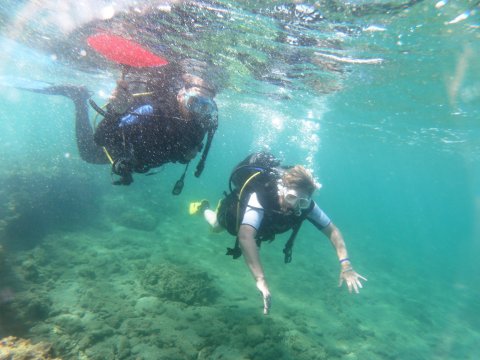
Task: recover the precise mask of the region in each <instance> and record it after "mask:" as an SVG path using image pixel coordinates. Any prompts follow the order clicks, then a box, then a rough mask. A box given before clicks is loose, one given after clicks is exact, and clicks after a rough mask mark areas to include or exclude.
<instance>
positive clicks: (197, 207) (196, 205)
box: [188, 200, 210, 215]
mask: <svg viewBox="0 0 480 360" xmlns="http://www.w3.org/2000/svg"><path fill="white" fill-rule="evenodd" d="M207 209H210V202H209V201H208V200H202V201H197V202H192V203H190V207H189V209H188V213H189V214H190V215H201V214H203V212H204V211H205V210H207Z"/></svg>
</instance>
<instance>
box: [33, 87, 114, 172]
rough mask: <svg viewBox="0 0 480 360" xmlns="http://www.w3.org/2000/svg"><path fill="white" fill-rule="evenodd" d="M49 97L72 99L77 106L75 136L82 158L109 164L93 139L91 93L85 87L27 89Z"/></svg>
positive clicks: (94, 162) (96, 162) (87, 160)
mask: <svg viewBox="0 0 480 360" xmlns="http://www.w3.org/2000/svg"><path fill="white" fill-rule="evenodd" d="M25 90H29V91H33V92H38V93H41V94H48V95H63V96H66V97H68V98H70V99H71V100H72V101H73V103H74V104H75V134H76V138H77V147H78V152H79V153H80V157H81V158H82V159H83V160H85V161H86V162H88V163H92V164H107V163H108V158H107V156H106V155H105V153H104V151H103V149H102V147H101V146H98V145H97V144H96V143H95V141H94V138H93V128H92V125H91V124H90V119H89V118H88V104H87V100H88V99H89V98H90V93H89V91H88V90H87V88H86V87H84V86H76V85H58V86H57V85H55V86H48V87H45V88H43V89H25Z"/></svg>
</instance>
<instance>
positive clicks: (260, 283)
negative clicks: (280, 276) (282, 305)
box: [257, 277, 272, 315]
mask: <svg viewBox="0 0 480 360" xmlns="http://www.w3.org/2000/svg"><path fill="white" fill-rule="evenodd" d="M257 289H258V290H260V292H261V293H262V296H263V314H264V315H268V312H269V311H270V307H271V303H272V296H271V295H270V290H268V285H267V282H266V281H265V278H263V277H259V278H257Z"/></svg>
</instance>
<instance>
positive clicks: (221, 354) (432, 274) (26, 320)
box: [0, 1, 480, 360]
mask: <svg viewBox="0 0 480 360" xmlns="http://www.w3.org/2000/svg"><path fill="white" fill-rule="evenodd" d="M333 3H334V2H329V1H323V2H322V1H321V2H317V3H315V4H314V3H313V2H312V3H311V5H315V6H317V8H318V7H320V6H321V5H323V6H324V7H323V8H322V7H320V8H321V9H322V10H323V13H324V14H325V17H326V18H327V20H325V21H323V22H320V25H318V26H317V27H314V28H308V27H305V28H301V33H302V34H303V35H308V36H311V37H313V38H316V39H321V40H325V39H327V40H331V42H329V43H328V44H324V43H320V44H318V45H317V46H313V45H304V46H296V45H291V44H290V45H288V44H286V43H280V42H278V41H277V40H275V39H274V35H275V34H276V32H280V31H281V30H279V26H278V25H277V24H276V22H275V20H274V17H273V16H271V15H269V13H266V12H262V11H260V10H259V9H262V8H268V7H270V6H273V5H274V4H280V3H278V2H252V3H249V2H241V3H235V2H218V3H212V6H216V7H217V8H222V9H229V11H230V12H231V13H228V12H226V11H225V12H220V11H218V9H217V10H215V11H213V10H212V11H211V10H205V9H206V7H203V8H202V9H203V10H202V11H201V12H199V14H197V15H198V16H204V18H205V19H208V27H207V28H208V29H209V30H211V31H212V32H208V31H207V32H206V33H205V36H203V37H202V39H201V40H202V42H201V43H198V44H195V45H194V44H190V43H189V38H188V37H187V38H183V37H180V36H178V34H173V35H170V36H171V37H172V38H171V41H173V42H174V43H175V44H177V45H178V44H180V40H181V41H182V42H181V43H182V44H186V45H185V46H184V47H182V51H184V52H186V53H190V52H193V53H195V52H196V51H199V50H198V49H197V48H196V47H199V48H200V47H204V48H205V49H203V50H204V51H205V54H207V55H209V56H210V55H212V54H215V55H216V56H215V57H214V62H215V64H216V65H218V66H219V67H220V68H221V69H223V70H226V72H227V73H228V74H229V75H230V76H229V79H230V80H229V81H226V82H225V83H224V86H223V89H222V91H220V93H219V94H218V96H217V103H218V106H219V111H220V126H219V130H218V132H217V135H216V137H215V140H214V143H213V146H212V149H211V152H210V155H209V158H208V160H207V165H206V168H205V171H204V174H203V175H202V177H201V178H199V179H197V178H194V176H193V174H191V173H190V174H189V175H188V176H187V179H186V186H185V189H184V191H183V193H182V195H181V196H179V197H173V196H172V195H171V188H172V186H173V184H174V182H175V181H176V180H177V179H178V177H180V175H181V173H182V171H183V168H182V167H181V166H178V165H168V166H166V167H165V169H163V170H161V171H160V172H159V173H158V174H156V175H155V176H148V177H145V176H142V175H137V176H135V182H134V183H133V184H132V185H131V186H129V187H115V186H112V185H110V171H109V169H108V167H106V166H97V165H90V164H87V163H84V162H83V161H82V160H81V159H80V158H79V156H78V153H77V150H76V145H75V139H74V122H73V111H74V108H73V105H72V104H71V102H69V100H68V99H64V98H60V97H47V96H44V95H39V94H34V93H28V92H23V91H19V90H16V89H13V88H12V87H11V85H12V84H15V83H17V85H18V84H20V81H27V80H30V81H31V80H41V81H50V82H53V83H65V82H74V83H78V84H80V83H81V84H87V86H88V87H89V88H90V89H91V90H92V91H94V93H95V94H94V97H95V98H96V99H97V100H98V101H99V102H101V101H102V100H103V101H105V97H106V96H108V94H109V92H110V91H111V89H112V88H113V86H114V81H115V75H116V73H115V71H114V70H112V69H111V68H107V69H105V66H103V65H102V66H100V68H99V69H98V70H99V71H92V66H91V64H89V62H88V61H87V62H85V61H84V60H82V59H80V60H78V63H77V62H75V61H72V58H73V57H74V56H70V57H69V56H67V55H68V54H70V55H71V53H70V52H69V51H70V50H69V47H68V44H70V45H71V43H69V41H72V38H76V36H77V35H75V36H71V37H69V38H68V39H67V40H65V39H63V38H62V37H61V36H59V37H58V38H62V41H65V43H64V48H63V55H64V58H62V56H60V53H59V56H58V57H59V58H60V60H55V61H53V60H52V53H53V52H52V50H51V48H50V49H49V50H48V51H46V50H45V49H46V46H47V45H45V44H44V43H40V40H39V46H38V47H39V48H40V49H38V48H36V46H34V45H32V44H31V43H30V42H29V41H28V40H29V39H32V38H35V39H37V37H38V39H40V38H41V37H40V36H38V34H41V35H42V34H43V35H45V34H49V35H52V34H53V35H55V31H58V30H56V29H55V28H54V27H53V25H51V24H52V23H53V22H52V23H49V22H48V21H47V22H46V23H45V29H46V30H45V29H44V28H41V29H40V28H39V29H37V32H35V31H33V30H31V29H30V31H31V32H26V31H25V32H23V33H21V34H20V32H19V31H17V32H15V31H13V30H12V29H14V30H15V29H16V27H21V26H25V24H24V22H21V21H19V19H22V18H23V17H25V16H27V15H26V13H27V12H26V9H27V8H28V6H27V5H28V3H25V4H24V5H23V6H24V7H23V8H22V6H21V5H17V6H19V8H16V10H17V11H18V12H16V13H15V12H13V13H12V12H7V11H6V9H9V10H11V9H12V8H13V5H15V4H9V3H6V4H5V5H2V6H3V9H2V14H3V15H2V29H3V30H2V33H3V37H2V38H1V40H2V44H3V46H2V47H3V48H4V49H5V51H4V52H2V54H1V55H0V56H1V57H0V59H1V67H0V71H1V73H0V75H1V79H2V81H1V85H2V92H3V96H2V97H1V99H0V149H1V154H2V161H3V167H2V168H1V169H0V181H1V185H2V186H1V190H0V202H1V203H2V210H0V229H1V231H0V245H2V248H3V252H2V253H0V275H1V276H0V294H3V295H1V296H2V297H1V298H0V299H3V300H2V301H1V302H0V338H1V337H5V336H8V335H15V336H19V337H23V338H26V339H30V340H32V341H34V342H37V341H43V342H47V343H51V344H53V349H54V351H55V353H56V355H57V356H59V357H62V358H64V359H274V358H278V359H345V360H347V359H408V360H410V359H477V358H479V356H480V350H479V349H478V342H479V340H480V302H479V296H480V285H479V281H478V279H479V277H480V270H479V268H478V266H477V263H478V261H477V259H478V258H479V257H480V240H479V239H480V227H479V225H478V224H479V220H480V219H479V217H480V166H479V165H480V140H479V139H480V136H479V135H480V126H479V124H478V121H479V118H480V117H479V112H480V111H479V109H480V106H479V105H480V76H479V74H480V65H479V64H480V63H479V62H478V58H479V56H480V46H479V36H480V35H479V18H478V12H479V11H480V10H479V8H478V2H477V3H476V2H475V1H455V2H453V1H450V2H446V4H445V5H444V6H440V5H441V3H440V2H437V3H435V2H430V1H424V2H419V3H418V4H416V5H413V6H411V7H410V8H408V9H404V10H398V11H393V10H392V11H387V12H386V13H382V12H381V11H378V12H375V13H371V12H370V13H368V14H366V15H363V16H354V15H352V14H355V10H354V9H355V6H354V5H353V4H357V5H358V9H362V6H363V5H365V4H383V5H385V4H391V3H390V2H387V1H383V2H380V1H379V2H368V1H357V2H350V3H347V2H337V5H339V4H341V5H342V6H345V8H341V7H340V6H339V9H340V8H341V9H340V10H338V11H334V10H333V7H332V6H330V5H331V4H333ZM329 4H330V5H329ZM436 4H437V6H435V5H436ZM30 5H31V4H30ZM327 5H328V6H327ZM377 8H378V7H372V8H364V9H373V10H375V9H377ZM380 8H381V7H380ZM21 10H23V12H22V11H21ZM373 10H372V11H373ZM467 10H468V11H469V13H468V15H469V16H466V17H465V19H464V20H458V21H453V20H454V19H456V18H457V16H459V15H460V14H462V13H466V11H467ZM58 11H59V13H61V10H58ZM209 11H210V12H209ZM53 14H55V11H53ZM212 14H214V15H215V16H213V17H212ZM227 14H230V16H232V18H233V19H234V21H233V22H232V18H231V19H230V21H227V17H228V16H227ZM231 14H234V15H231ZM7 15H8V16H7ZM220 15H222V16H223V17H222V16H220ZM29 16H32V15H29ZM72 16H73V15H72ZM171 17H172V18H171V21H172V24H173V23H174V22H173V21H174V20H175V17H174V14H172V15H171ZM32 19H37V18H36V17H35V16H32ZM47 19H50V21H53V20H51V18H49V17H47ZM277 20H278V19H277ZM449 22H450V23H449ZM12 24H13V25H12ZM49 24H50V26H49ZM87 24H88V23H87ZM156 24H157V25H158V24H162V21H158V22H157V23H156ZM7 25H8V26H7ZM297 25H298V24H297ZM373 25H375V26H377V27H379V28H381V29H383V30H382V31H366V30H365V29H366V28H367V27H368V26H373ZM175 26H181V25H178V24H176V25H175ZM182 26H184V25H182ZM346 28H348V29H350V31H351V32H350V33H349V32H348V31H345V29H346ZM83 29H85V28H83ZM182 29H184V28H182ZM212 29H214V30H212ZM362 29H363V30H362ZM43 30H45V32H42V31H43ZM177 30H178V29H177ZM282 31H283V30H282ZM342 31H343V32H344V33H343V35H341V34H339V33H340V32H342ZM73 33H74V34H78V33H77V32H73ZM295 34H296V35H298V33H295ZM53 35H52V36H53ZM147 35H148V34H146V35H145V34H144V36H145V38H147V39H149V41H154V40H152V39H150V38H149V37H148V36H147ZM234 35H235V36H234ZM36 36H37V37H36ZM78 36H79V37H81V36H80V35H78ZM177 36H178V38H177ZM292 36H293V35H292ZM53 38H54V39H55V36H53ZM58 38H57V40H58ZM332 39H334V40H335V41H333V40H332ZM25 44H27V45H28V46H27V45H25ZM65 44H66V45H65ZM321 44H323V45H321ZM322 46H323V47H322ZM335 46H337V48H335ZM179 47H180V46H179ZM329 47H330V48H329ZM328 48H329V49H330V52H329V54H330V53H333V54H336V55H337V56H339V57H342V58H343V60H345V59H382V60H383V61H382V63H380V64H353V63H345V62H341V61H340V60H338V59H337V60H336V61H330V62H329V63H328V64H329V65H330V66H334V67H336V69H337V70H338V71H334V70H332V69H331V68H329V69H330V70H328V69H327V68H326V67H322V66H326V65H325V63H323V65H322V63H319V61H320V60H319V59H322V58H321V57H320V58H319V57H316V58H315V56H313V55H312V54H314V53H315V52H316V51H324V50H326V49H328ZM72 51H73V50H72ZM75 51H76V50H75ZM293 53H295V54H296V55H295V56H297V57H298V60H297V61H296V62H295V61H292V60H291V59H290V60H288V59H287V56H286V55H287V54H290V55H291V56H293V55H292V54H293ZM65 54H67V55H65ZM245 54H247V55H248V56H251V58H248V60H245V59H246V58H245V57H244V56H245ZM299 54H300V55H301V56H300V55H299ZM307 55H308V56H309V59H311V58H310V56H313V59H317V63H318V66H319V68H315V69H313V68H312V66H313V65H312V64H313V63H315V62H314V61H310V60H309V61H306V60H305V59H306V57H307ZM87 57H88V56H87ZM62 59H63V60H65V61H62ZM240 59H242V60H240ZM287 60H288V61H287ZM265 64H267V65H269V66H272V67H271V68H268V67H266V65H265ZM75 65H78V66H75ZM273 65H275V66H273ZM80 69H81V70H80ZM279 69H283V70H285V69H288V70H289V71H290V72H288V71H287V73H288V74H290V78H289V77H288V76H287V75H286V76H285V77H286V78H287V80H288V81H284V82H281V81H279V79H278V78H277V79H276V80H277V81H276V82H274V81H270V82H268V81H267V80H266V79H267V77H264V80H265V81H262V80H261V78H259V77H258V76H257V75H258V74H261V73H262V71H265V72H266V73H268V74H269V77H268V78H269V79H272V78H274V77H275V76H276V75H278V71H280V70H279ZM302 71H305V72H308V74H309V75H307V76H303V77H302V76H298V74H299V73H301V72H302ZM310 71H311V72H310ZM292 74H295V75H297V76H293V75H292ZM25 79H26V80H25ZM222 79H224V78H222ZM284 80H285V79H284ZM100 92H103V94H106V95H102V93H100ZM91 115H92V118H93V116H94V113H93V111H92V113H91ZM261 149H268V150H270V151H272V152H273V153H275V154H277V155H278V156H280V157H281V158H282V159H283V160H284V163H287V164H293V163H302V164H305V165H307V166H308V167H310V168H311V169H312V170H313V171H314V173H315V176H316V177H317V178H318V180H319V181H320V182H321V183H322V184H323V187H322V189H321V190H320V191H319V192H318V193H317V194H316V195H315V200H316V201H317V202H318V204H319V205H320V207H322V209H324V210H325V212H326V213H327V214H328V215H329V216H330V217H331V218H332V220H333V221H334V222H335V224H336V225H337V226H338V227H339V228H340V229H341V231H342V233H343V235H344V237H345V240H346V243H347V246H348V249H349V254H350V258H351V259H352V262H353V265H354V267H355V269H356V270H357V271H358V272H359V273H360V274H362V275H364V276H366V277H367V278H368V282H367V283H366V284H365V286H364V289H362V291H361V293H360V294H359V295H351V294H349V293H348V291H347V290H346V289H345V288H340V289H339V288H338V287H337V281H338V271H339V269H338V263H337V260H336V257H335V254H334V251H333V249H332V248H331V245H330V244H329V243H328V240H327V239H326V238H325V237H324V236H323V235H322V234H321V233H319V232H318V231H317V230H316V229H314V227H313V226H311V225H309V224H306V225H305V226H303V227H302V230H301V231H300V234H299V236H298V240H297V241H296V244H295V249H294V254H293V262H292V263H291V264H289V265H284V264H283V256H282V249H283V244H284V242H285V241H286V240H287V238H288V237H287V236H286V235H285V236H279V237H278V238H277V240H276V241H275V242H273V243H271V244H263V245H262V250H261V255H262V261H263V264H264V267H265V271H266V276H267V278H268V280H269V284H270V290H271V292H272V298H273V305H272V311H271V314H270V315H269V316H263V315H262V302H261V298H260V295H259V294H258V293H257V290H256V289H255V284H254V282H253V280H252V279H251V277H250V274H249V272H248V269H247V267H246V266H245V264H244V263H243V260H242V259H240V260H237V261H233V260H231V259H230V258H228V257H226V256H225V255H224V253H225V249H226V247H230V246H232V245H233V242H234V239H233V238H231V237H230V236H228V235H227V234H225V233H224V234H212V233H210V232H209V230H208V227H207V225H206V224H205V223H204V222H203V221H202V219H200V218H197V217H191V216H189V215H188V211H187V210H188V204H189V202H190V201H193V200H198V199H201V198H207V199H209V200H210V201H211V202H212V203H216V201H217V200H218V199H219V198H221V196H222V192H223V191H224V190H227V180H228V176H229V174H230V170H231V168H232V167H233V166H234V165H235V164H236V163H237V162H238V161H239V160H241V159H242V158H243V157H245V156H246V155H247V154H248V153H249V152H252V151H256V150H261ZM19 219H20V220H19ZM11 224H13V225H11ZM167 285H168V286H167ZM6 290H8V291H6ZM2 291H3V293H2ZM192 296H197V297H194V300H192ZM0 351H1V348H0ZM0 354H1V353H0Z"/></svg>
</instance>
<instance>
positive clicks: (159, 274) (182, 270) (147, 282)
mask: <svg viewBox="0 0 480 360" xmlns="http://www.w3.org/2000/svg"><path fill="white" fill-rule="evenodd" d="M141 283H142V286H143V287H144V288H145V290H147V291H149V292H151V293H152V294H154V295H155V296H158V297H159V298H162V299H165V300H170V301H176V302H181V303H184V304H187V305H207V304H212V303H214V302H215V301H216V299H217V297H218V295H219V293H218V290H217V289H216V288H215V287H214V283H213V281H212V279H211V277H210V276H209V275H208V274H207V273H206V272H201V271H196V270H194V269H188V268H186V267H181V266H178V265H174V264H171V263H163V264H160V265H156V266H150V267H147V268H146V269H145V270H144V272H143V274H142V278H141Z"/></svg>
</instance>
